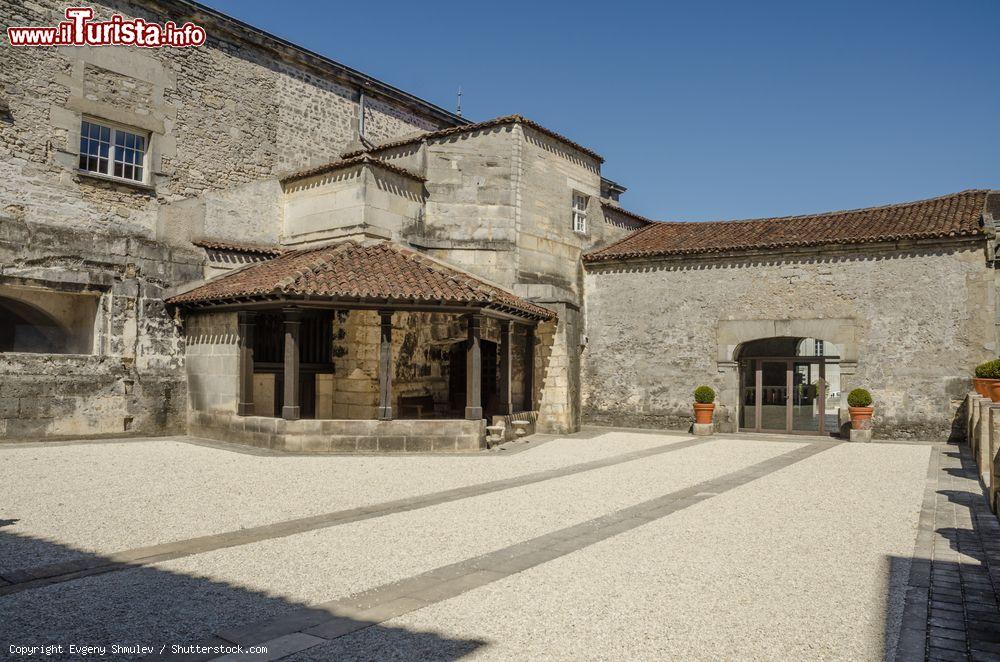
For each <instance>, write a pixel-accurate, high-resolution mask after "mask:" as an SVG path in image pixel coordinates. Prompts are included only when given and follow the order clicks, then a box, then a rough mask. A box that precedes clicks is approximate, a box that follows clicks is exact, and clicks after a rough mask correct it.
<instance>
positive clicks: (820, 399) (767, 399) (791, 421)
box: [739, 357, 836, 434]
mask: <svg viewBox="0 0 1000 662" xmlns="http://www.w3.org/2000/svg"><path fill="white" fill-rule="evenodd" d="M826 368H827V366H826V365H825V362H824V359H823V358H821V357H817V358H787V359H786V358H779V359H773V358H752V359H744V360H743V361H741V362H740V371H741V375H740V392H741V393H740V395H741V398H740V399H741V405H742V406H741V411H740V416H739V420H740V429H743V430H753V431H755V432H786V433H787V432H800V433H807V434H808V433H812V434H824V433H825V432H826V429H827V428H828V427H829V418H828V412H827V411H826V410H827V408H828V407H829V402H828V400H827V382H826ZM835 413H836V410H834V414H835Z"/></svg>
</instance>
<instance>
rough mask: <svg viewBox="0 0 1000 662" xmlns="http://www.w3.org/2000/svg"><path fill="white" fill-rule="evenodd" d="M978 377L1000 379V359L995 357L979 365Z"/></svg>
mask: <svg viewBox="0 0 1000 662" xmlns="http://www.w3.org/2000/svg"><path fill="white" fill-rule="evenodd" d="M976 377H978V378H979V379H1000V359H993V360H992V361H987V362H986V363H980V364H979V365H977V366H976Z"/></svg>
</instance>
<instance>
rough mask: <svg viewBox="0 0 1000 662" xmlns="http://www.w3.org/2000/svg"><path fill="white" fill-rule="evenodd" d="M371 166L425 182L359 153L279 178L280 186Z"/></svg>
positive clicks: (397, 167) (419, 177)
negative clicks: (357, 166)
mask: <svg viewBox="0 0 1000 662" xmlns="http://www.w3.org/2000/svg"><path fill="white" fill-rule="evenodd" d="M365 163H367V164H369V165H373V166H375V167H377V168H382V169H383V170H388V171H389V172H394V173H396V174H397V175H402V176H403V177H409V178H410V179H415V180H416V181H418V182H425V181H427V180H426V179H424V178H423V177H421V176H420V175H418V174H416V173H413V172H410V171H409V170H407V169H405V168H400V167H399V166H397V165H393V164H392V163H387V162H385V161H383V160H381V159H377V158H375V157H374V156H372V155H370V154H366V153H359V154H357V155H355V156H352V157H350V158H344V159H341V160H339V161H332V162H330V163H325V164H323V165H321V166H317V167H315V168H308V169H306V170H300V171H298V172H295V173H292V174H290V175H286V176H284V177H282V178H281V183H282V184H287V183H289V182H294V181H296V180H299V179H305V178H306V177H312V176H314V175H321V174H323V173H325V172H333V171H334V170H340V169H341V168H349V167H351V166H356V165H361V164H365Z"/></svg>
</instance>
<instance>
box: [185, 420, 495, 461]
mask: <svg viewBox="0 0 1000 662" xmlns="http://www.w3.org/2000/svg"><path fill="white" fill-rule="evenodd" d="M189 418H190V428H191V434H193V435H197V436H199V437H205V438H208V439H218V440H220V441H229V442H233V443H237V444H248V445H250V446H257V447H259V448H270V449H272V450H279V451H290V452H295V453H428V452H434V453H449V452H451V453H453V452H462V451H465V452H469V451H478V450H480V449H482V448H483V447H484V445H485V441H486V422H485V421H481V420H480V421H463V420H411V421H401V420H393V421H351V420H335V421H314V420H299V421H286V420H284V419H281V418H264V417H262V416H235V415H233V414H227V413H220V412H201V411H192V412H191V413H190V417H189Z"/></svg>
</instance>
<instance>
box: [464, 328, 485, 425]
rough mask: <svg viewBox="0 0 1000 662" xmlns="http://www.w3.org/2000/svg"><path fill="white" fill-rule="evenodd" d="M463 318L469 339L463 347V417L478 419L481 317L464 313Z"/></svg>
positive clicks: (480, 410)
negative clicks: (466, 325)
mask: <svg viewBox="0 0 1000 662" xmlns="http://www.w3.org/2000/svg"><path fill="white" fill-rule="evenodd" d="M465 319H466V321H467V322H468V327H469V339H468V344H467V345H466V347H465V418H466V419H468V420H470V421H479V420H482V418H483V393H482V383H483V382H482V374H483V356H482V349H481V347H480V344H479V337H480V333H481V332H482V326H483V318H482V316H481V315H466V318H465Z"/></svg>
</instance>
